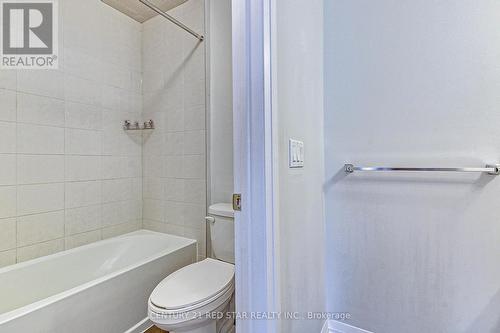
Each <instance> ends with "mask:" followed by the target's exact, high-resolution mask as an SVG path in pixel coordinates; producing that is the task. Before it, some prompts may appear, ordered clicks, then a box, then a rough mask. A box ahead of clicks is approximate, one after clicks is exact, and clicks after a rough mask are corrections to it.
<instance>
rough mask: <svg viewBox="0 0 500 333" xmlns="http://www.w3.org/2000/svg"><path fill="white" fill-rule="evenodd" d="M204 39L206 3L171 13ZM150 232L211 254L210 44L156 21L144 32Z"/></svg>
mask: <svg viewBox="0 0 500 333" xmlns="http://www.w3.org/2000/svg"><path fill="white" fill-rule="evenodd" d="M169 13H170V14H171V15H172V16H174V17H177V18H179V19H180V20H181V21H182V22H183V23H185V24H186V25H188V26H189V27H191V28H192V29H194V30H195V31H200V32H202V33H203V34H204V29H205V28H204V27H205V22H204V18H205V7H204V0H190V1H188V2H186V3H184V4H182V5H181V6H179V7H176V8H174V9H172V10H171V11H169ZM142 37H143V70H144V72H143V92H144V114H143V116H144V118H145V119H149V118H151V119H153V120H154V121H155V122H156V129H155V130H154V131H153V132H152V133H150V134H147V135H145V136H144V148H143V162H144V207H143V212H144V213H143V217H144V227H145V228H147V229H151V230H155V231H160V232H167V233H170V234H174V235H179V236H186V237H189V238H193V239H196V240H198V249H199V256H200V258H202V257H203V256H204V255H205V220H204V217H205V214H206V144H205V142H206V141H205V135H206V133H205V132H206V131H205V119H206V118H205V44H204V43H203V42H201V43H200V42H199V41H198V40H197V39H196V38H193V36H191V35H190V34H188V33H186V32H185V31H184V30H182V29H179V27H177V26H175V25H173V24H172V23H170V22H169V21H167V20H165V19H164V18H163V17H160V16H158V17H155V18H153V19H151V20H149V21H147V22H146V23H144V27H143V35H142Z"/></svg>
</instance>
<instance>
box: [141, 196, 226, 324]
mask: <svg viewBox="0 0 500 333" xmlns="http://www.w3.org/2000/svg"><path fill="white" fill-rule="evenodd" d="M208 214H209V216H208V217H207V218H206V220H207V222H208V223H209V224H210V237H211V242H212V258H207V259H205V260H203V261H200V262H197V263H194V264H191V265H188V266H185V267H183V268H181V269H179V270H178V271H175V272H174V273H172V274H170V275H169V276H167V277H166V278H165V279H164V280H163V281H161V282H160V283H159V284H158V286H156V288H155V289H154V290H153V292H152V293H151V296H150V297H149V302H148V316H149V319H150V320H151V321H152V322H153V323H154V324H155V325H156V326H157V327H159V328H161V329H163V330H166V331H168V332H170V333H181V332H182V333H233V332H235V328H234V320H233V317H232V312H234V211H233V209H232V206H231V204H227V203H222V204H215V205H212V206H210V207H209V209H208Z"/></svg>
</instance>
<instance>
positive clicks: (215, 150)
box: [207, 0, 233, 204]
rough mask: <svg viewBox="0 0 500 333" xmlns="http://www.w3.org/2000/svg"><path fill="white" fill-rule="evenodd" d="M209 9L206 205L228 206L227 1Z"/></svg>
mask: <svg viewBox="0 0 500 333" xmlns="http://www.w3.org/2000/svg"><path fill="white" fill-rule="evenodd" d="M207 4H208V5H209V6H210V27H209V43H210V64H209V77H210V97H209V100H210V130H209V135H210V201H211V203H212V204H214V203H219V202H231V197H232V194H233V107H232V106H233V87H232V85H233V76H232V42H231V36H232V27H231V0H211V1H208V2H207Z"/></svg>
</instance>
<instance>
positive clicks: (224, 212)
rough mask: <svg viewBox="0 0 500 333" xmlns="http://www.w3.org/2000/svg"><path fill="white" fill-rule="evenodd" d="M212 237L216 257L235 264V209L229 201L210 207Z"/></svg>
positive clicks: (213, 252) (213, 251)
mask: <svg viewBox="0 0 500 333" xmlns="http://www.w3.org/2000/svg"><path fill="white" fill-rule="evenodd" d="M208 215H209V216H210V217H212V218H213V220H212V222H211V223H210V238H211V242H212V254H213V257H214V259H219V260H222V261H225V262H229V263H232V264H234V211H233V207H232V205H231V204H229V203H218V204H215V205H212V206H210V207H208Z"/></svg>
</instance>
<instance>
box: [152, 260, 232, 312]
mask: <svg viewBox="0 0 500 333" xmlns="http://www.w3.org/2000/svg"><path fill="white" fill-rule="evenodd" d="M233 277H234V265H232V264H228V263H225V262H222V261H219V260H214V259H205V260H203V261H200V262H198V263H195V264H191V265H188V266H186V267H184V268H181V269H179V270H178V271H176V272H174V273H172V274H170V275H169V276H167V277H166V278H165V279H164V280H163V281H162V282H160V284H159V285H158V286H157V287H156V288H155V289H154V290H153V293H152V294H151V297H150V301H151V303H153V304H154V305H155V306H157V307H159V308H163V309H166V310H176V309H180V308H186V307H189V306H193V305H195V304H198V303H201V302H204V301H206V300H208V299H209V298H212V297H214V296H215V295H217V294H219V293H220V292H221V291H222V290H225V289H226V288H227V287H228V286H229V285H230V284H231V283H232V282H233Z"/></svg>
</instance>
